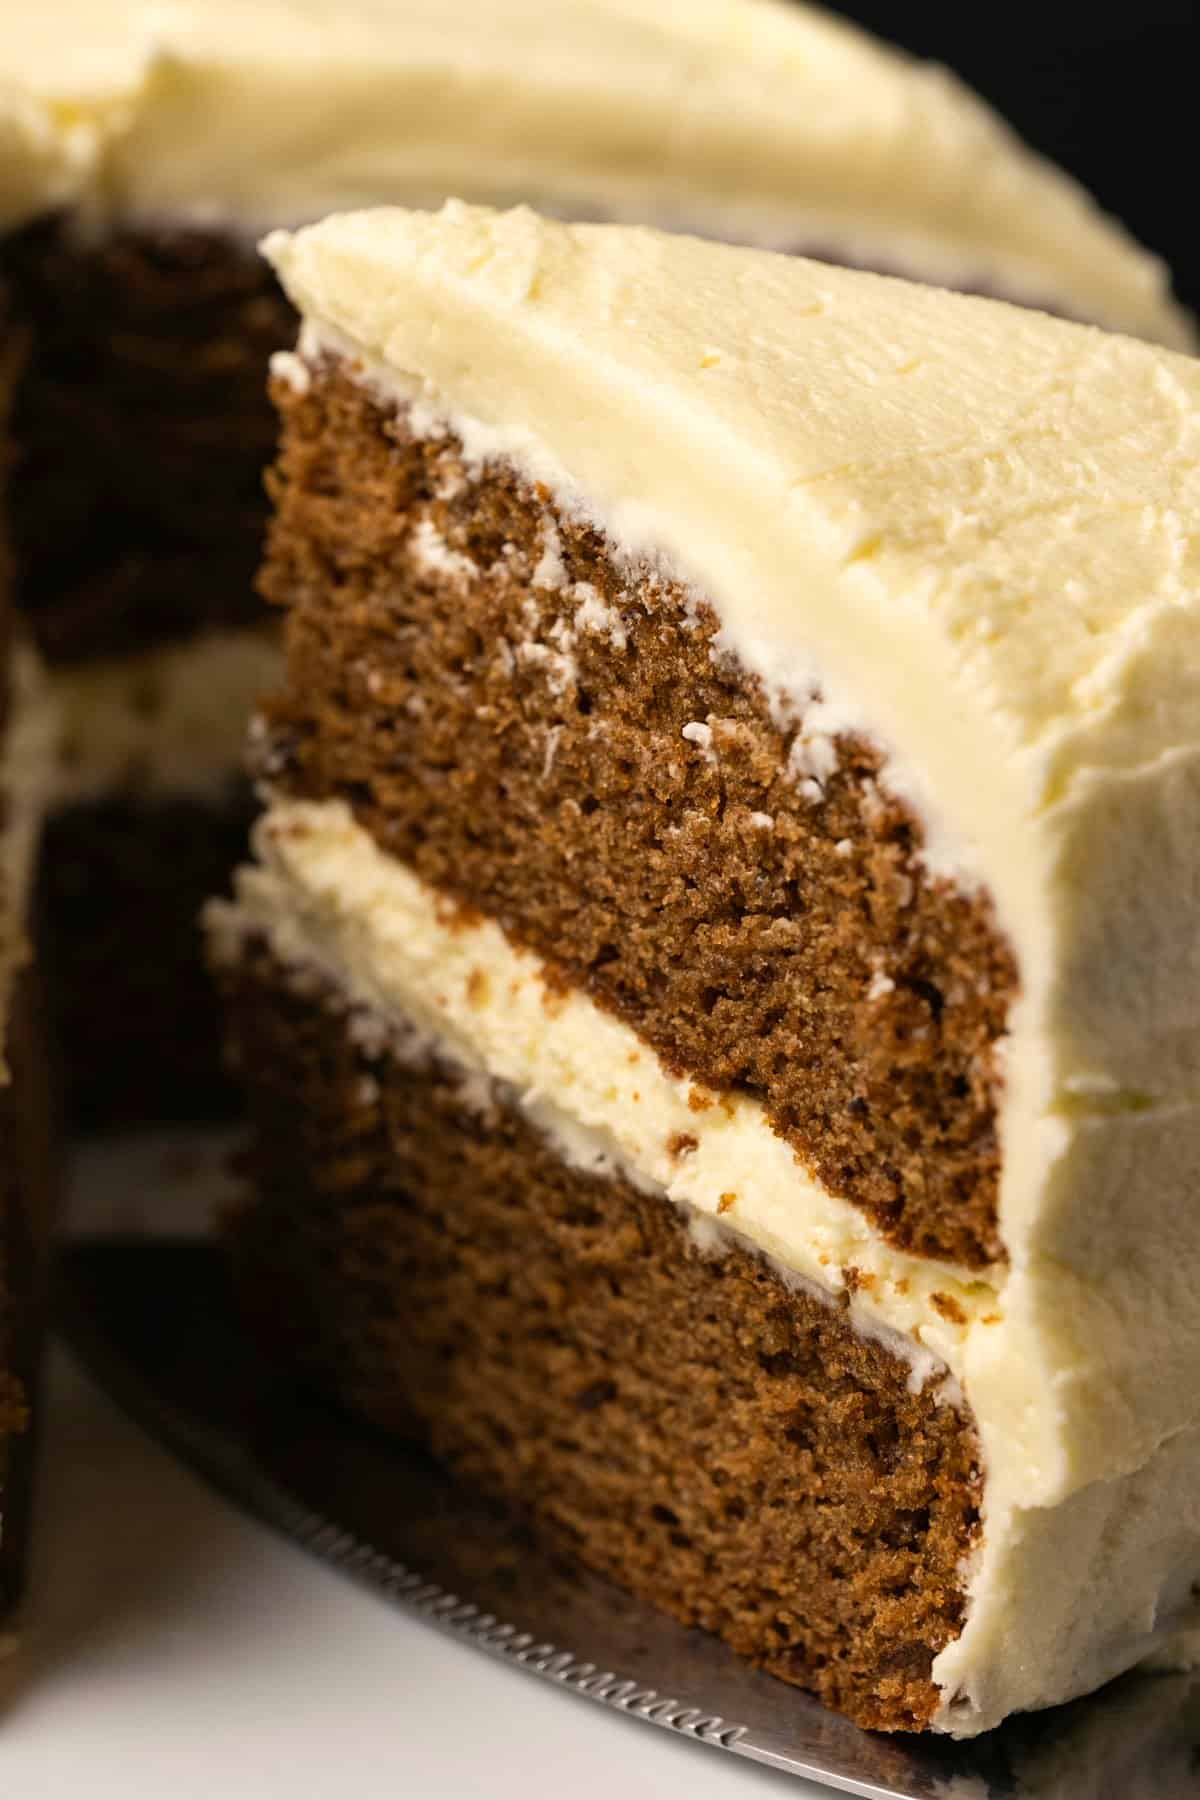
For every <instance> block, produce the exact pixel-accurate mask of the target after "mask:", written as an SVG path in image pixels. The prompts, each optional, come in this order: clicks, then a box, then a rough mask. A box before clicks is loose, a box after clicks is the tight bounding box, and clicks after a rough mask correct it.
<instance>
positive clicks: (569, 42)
mask: <svg viewBox="0 0 1200 1800" xmlns="http://www.w3.org/2000/svg"><path fill="white" fill-rule="evenodd" d="M0 82H6V83H8V84H9V86H10V87H11V89H12V92H13V96H14V99H13V102H12V103H11V104H10V106H9V107H8V109H7V110H8V112H9V113H10V114H15V113H16V112H22V113H23V114H24V126H23V128H22V131H21V141H22V142H23V143H26V144H28V145H33V144H34V143H35V141H38V140H40V141H41V143H42V145H43V149H42V151H41V152H40V157H41V160H42V161H43V162H44V160H45V155H46V146H47V145H50V146H51V147H53V145H54V133H57V134H58V140H59V141H58V148H57V152H56V154H57V156H58V158H59V160H60V161H61V162H62V163H63V165H64V168H65V169H66V170H67V171H68V172H69V173H70V176H71V185H72V186H73V188H74V192H75V198H76V201H77V203H78V204H79V205H80V206H81V207H82V208H83V209H84V210H85V212H90V213H91V214H92V215H94V216H95V217H97V218H98V219H101V220H103V219H105V218H111V217H114V216H115V217H117V218H119V219H125V220H128V219H130V218H133V219H135V220H136V219H149V220H151V221H153V220H159V219H172V220H177V219H180V218H183V219H185V220H191V221H194V222H197V223H201V224H207V225H212V224H218V225H230V224H232V225H235V226H240V227H242V228H243V229H245V230H248V231H251V232H256V231H258V230H261V229H265V228H267V227H268V226H270V225H275V224H289V225H290V224H299V223H302V222H303V221H305V220H307V219H312V218H316V217H319V216H320V215H321V214H323V213H325V212H327V211H330V210H334V209H338V208H344V207H350V206H364V205H371V204H376V203H379V202H381V201H388V202H400V203H404V204H407V205H418V206H423V205H436V204H438V203H439V202H440V201H441V200H442V199H444V198H445V197H446V196H447V195H450V194H460V195H465V196H467V197H468V198H471V199H474V200H477V201H487V202H489V203H492V204H498V205H506V204H510V203H512V202H514V201H517V200H525V201H528V202H531V203H532V204H535V205H537V206H539V207H540V208H541V209H542V210H543V211H547V212H552V213H556V214H559V215H563V216H572V217H583V218H588V217H598V216H602V217H606V218H611V219H614V220H618V221H634V220H638V221H647V222H651V223H655V224H658V225H660V226H663V227H666V228H670V229H675V228H679V229H689V230H694V231H698V232H701V233H702V234H704V235H706V236H712V237H727V238H730V239H733V240H735V241H744V242H753V243H757V244H761V245H764V246H770V247H774V248H780V249H796V248H803V247H805V246H807V247H809V248H811V249H819V250H821V251H822V252H824V251H828V252H829V253H830V254H833V255H835V256H836V257H838V258H840V259H841V260H846V261H851V262H854V261H869V262H875V263H880V262H882V263H884V264H885V265H887V266H895V268H896V269H897V271H898V272H911V273H913V274H917V275H920V276H923V277H924V278H927V279H929V280H935V281H941V282H945V283H947V284H949V285H955V286H969V287H976V286H984V287H990V286H999V287H1001V288H1002V289H1003V290H1004V291H1005V292H1007V293H1010V294H1011V295H1012V296H1013V297H1014V298H1023V299H1027V300H1028V301H1030V302H1031V303H1034V304H1045V305H1047V306H1050V307H1053V308H1056V309H1058V310H1061V311H1063V312H1066V313H1068V314H1072V315H1078V316H1081V317H1085V318H1090V319H1094V320H1096V321H1097V322H1100V323H1104V324H1106V325H1109V326H1111V327H1113V328H1116V329H1121V330H1127V331H1130V332H1133V333H1136V334H1138V335H1143V336H1146V337H1149V338H1155V339H1160V340H1162V341H1165V342H1171V343H1174V344H1177V345H1180V346H1183V345H1187V344H1190V343H1191V342H1192V333H1191V326H1190V323H1189V322H1188V321H1187V320H1186V319H1185V317H1184V315H1183V314H1182V312H1181V311H1180V310H1179V309H1178V308H1177V307H1175V306H1174V305H1173V304H1172V303H1171V300H1170V297H1169V291H1168V283H1167V278H1166V274H1165V271H1164V269H1163V267H1162V265H1161V264H1160V263H1158V262H1157V261H1156V259H1154V258H1153V257H1151V256H1149V255H1147V254H1146V253H1145V252H1143V251H1141V250H1140V249H1139V248H1138V247H1137V246H1136V245H1135V244H1134V243H1133V241H1132V240H1131V239H1130V238H1129V237H1128V236H1127V235H1126V234H1125V233H1124V232H1123V231H1122V230H1121V229H1120V228H1119V227H1118V226H1117V225H1116V224H1114V223H1113V222H1112V221H1110V220H1108V219H1106V218H1105V217H1104V216H1103V215H1102V214H1101V213H1100V212H1099V211H1098V209H1097V208H1096V207H1095V205H1094V204H1093V203H1092V202H1091V200H1090V199H1089V198H1088V197H1087V195H1086V194H1085V193H1084V192H1083V191H1082V190H1081V189H1080V188H1079V187H1078V186H1077V185H1076V184H1075V183H1073V182H1072V181H1070V180H1069V179H1068V178H1067V177H1066V176H1065V175H1063V174H1062V173H1061V172H1060V171H1058V170H1057V169H1055V168H1053V167H1052V166H1051V165H1050V164H1049V163H1047V162H1046V161H1044V160H1043V159H1041V158H1039V157H1036V156H1035V155H1033V154H1032V153H1031V152H1030V151H1029V150H1027V149H1026V148H1025V147H1024V146H1023V145H1022V144H1021V143H1020V142H1019V141H1018V139H1017V138H1016V137H1015V136H1014V135H1013V134H1012V133H1011V131H1009V130H1008V128H1007V127H1006V126H1005V125H1004V124H1003V123H1002V122H1001V121H1000V120H999V119H998V118H997V117H996V116H995V115H994V114H993V113H992V112H991V111H989V110H988V108H986V107H985V106H984V105H983V104H982V102H980V101H979V100H978V99H976V98H975V96H973V95H972V94H971V93H970V92H969V91H968V90H967V89H965V88H964V87H963V86H962V85H961V84H960V83H959V82H957V81H956V80H955V79H954V78H953V77H952V76H950V75H949V74H948V73H947V72H945V71H944V70H942V69H939V68H936V67H930V66H924V65H921V64H918V63H916V62H913V61H911V60H910V59H908V58H907V57H905V56H902V55H901V54H899V53H898V52H896V51H894V50H892V49H890V48H888V47H886V46H885V45H883V44H880V43H878V42H876V41H875V40H873V39H871V38H870V37H868V36H866V35H865V34H863V33H862V32H860V31H858V30H856V29H854V28H852V27H850V26H848V25H846V24H844V23H842V22H840V21H837V20H835V19H833V18H831V17H830V16H828V15H827V14H826V13H824V12H823V11H821V10H819V9H817V8H814V7H807V6H802V5H794V4H784V3H783V0H569V3H567V4H561V5H558V6H555V7H552V8H550V9H547V8H546V7H545V6H544V5H542V4H541V0H405V3H404V4H402V5H397V4H395V0H256V3H255V4H253V5H247V4H245V0H131V3H130V4H128V5H125V6H122V7H120V8H119V9H115V10H114V8H113V7H112V6H111V5H107V4H105V0H47V4H46V5H44V6H42V7H38V8H25V9H24V10H23V11H22V13H21V15H20V17H19V18H16V19H14V20H12V21H10V22H9V24H8V25H6V28H5V32H4V42H3V45H2V46H0ZM4 110H5V109H4V102H3V96H2V95H0V117H2V116H3V113H4ZM35 113H36V115H37V129H36V130H34V129H33V124H32V120H33V115H34V114H35ZM47 127H48V128H49V130H50V134H51V135H50V137H47V136H46V129H47ZM61 173H62V171H59V175H60V177H61ZM39 186H44V184H39ZM61 187H62V182H61V179H59V180H58V182H57V188H58V189H59V190H61ZM10 188H11V190H12V191H9V190H10ZM57 197H58V198H62V197H63V196H62V194H61V192H58V193H57ZM44 199H45V195H44V194H43V192H41V191H37V192H30V191H28V190H27V189H26V188H24V187H23V186H22V184H21V182H19V181H17V182H0V207H2V209H3V211H2V213H0V216H3V217H6V218H8V219H9V220H14V219H17V218H20V217H22V216H27V215H28V214H29V213H31V212H33V211H35V210H37V209H38V207H39V206H41V205H42V204H43V203H44Z"/></svg>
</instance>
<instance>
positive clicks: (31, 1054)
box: [0, 318, 56, 1652]
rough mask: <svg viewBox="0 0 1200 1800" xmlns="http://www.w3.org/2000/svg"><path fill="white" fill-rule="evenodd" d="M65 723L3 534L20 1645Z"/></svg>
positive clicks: (0, 869)
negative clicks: (47, 817) (57, 785)
mask: <svg viewBox="0 0 1200 1800" xmlns="http://www.w3.org/2000/svg"><path fill="white" fill-rule="evenodd" d="M21 348H22V346H21V342H20V338H19V334H16V333H14V332H13V331H12V329H11V324H10V321H9V320H8V319H7V318H0V497H2V494H3V489H4V487H5V486H6V485H7V477H8V469H9V456H8V440H7V418H8V407H9V401H10V398H11V392H12V387H13V383H14V378H15V375H16V371H17V368H18V366H19V360H20V352H21ZM0 509H2V498H0ZM54 728H55V721H54V715H53V712H52V710H51V708H50V706H49V704H48V702H47V698H46V692H45V684H44V682H43V680H42V678H41V675H40V672H39V670H38V668H37V666H36V664H35V662H34V659H33V657H32V656H31V654H30V652H29V650H28V648H27V647H26V646H24V645H22V644H21V643H19V642H16V641H15V640H14V633H13V630H12V596H11V562H10V558H9V554H8V547H7V543H6V541H5V540H4V538H3V535H2V534H0V1652H3V1651H4V1650H6V1649H7V1648H9V1647H10V1645H11V1643H12V1641H13V1638H12V1628H13V1623H14V1613H15V1608H16V1606H17V1603H18V1602H19V1600H20V1596H21V1590H22V1586H23V1580H24V1573H25V1539H26V1531H27V1523H28V1510H29V1497H30V1495H29V1483H30V1461H31V1449H32V1435H31V1432H30V1412H31V1407H32V1404H33V1400H34V1397H35V1389H36V1385H37V1360H38V1349H39V1341H40V1337H41V1326H42V1303H43V1287H44V1280H43V1277H44V1272H45V1261H46V1248H47V1244H48V1238H49V1227H50V1214H51V1207H52V1198H53V1187H54V1181H53V1168H54V1159H53V1156H52V1153H51V1109H50V1105H49V1096H48V1071H47V1065H46V1046H45V1041H44V1032H43V1029H42V1025H43V1022H42V1018H41V1005H40V996H39V995H38V993H37V991H36V987H35V980H34V971H33V968H32V966H31V960H32V959H31V951H30V929H31V925H30V912H31V910H32V908H31V896H32V888H33V878H34V864H35V858H36V853H37V845H38V838H39V832H40V827H41V821H42V816H43V813H44V811H45V807H46V804H47V801H48V799H49V794H50V788H51V782H52V779H53V772H54V756H55V752H56V742H55V735H54Z"/></svg>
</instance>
